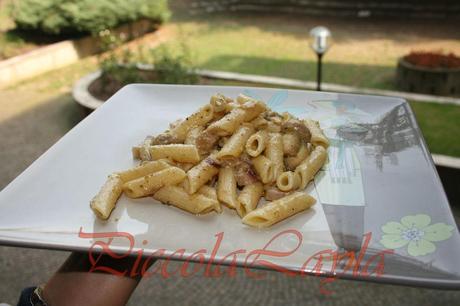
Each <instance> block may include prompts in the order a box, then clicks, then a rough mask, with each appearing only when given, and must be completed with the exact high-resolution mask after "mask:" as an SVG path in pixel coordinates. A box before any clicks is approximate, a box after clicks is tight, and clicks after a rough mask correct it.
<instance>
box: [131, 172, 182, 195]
mask: <svg viewBox="0 0 460 306" xmlns="http://www.w3.org/2000/svg"><path fill="white" fill-rule="evenodd" d="M185 177H186V174H185V171H184V170H182V169H180V168H177V167H169V168H166V169H164V170H161V171H158V172H154V173H151V174H149V175H146V176H144V177H141V178H138V179H135V180H132V181H129V182H126V183H125V184H124V185H123V191H124V192H125V193H126V195H127V196H128V197H130V198H140V197H145V196H149V195H152V194H153V193H154V192H155V191H157V190H158V189H160V188H161V187H163V186H167V185H176V184H179V183H180V182H182V181H183V180H184V179H185Z"/></svg>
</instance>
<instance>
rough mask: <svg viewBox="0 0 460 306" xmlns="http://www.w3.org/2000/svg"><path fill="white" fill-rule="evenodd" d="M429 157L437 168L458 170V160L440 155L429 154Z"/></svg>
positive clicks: (459, 166)
mask: <svg viewBox="0 0 460 306" xmlns="http://www.w3.org/2000/svg"><path fill="white" fill-rule="evenodd" d="M431 156H432V157H433V161H434V163H435V164H436V165H437V166H442V167H448V168H455V169H460V158H457V157H453V156H447V155H441V154H431Z"/></svg>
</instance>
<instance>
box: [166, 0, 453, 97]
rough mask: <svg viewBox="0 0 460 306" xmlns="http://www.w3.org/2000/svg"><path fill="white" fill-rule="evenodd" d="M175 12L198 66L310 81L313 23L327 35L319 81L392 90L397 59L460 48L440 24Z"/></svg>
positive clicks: (449, 28)
mask: <svg viewBox="0 0 460 306" xmlns="http://www.w3.org/2000/svg"><path fill="white" fill-rule="evenodd" d="M176 1H177V0H176ZM172 2H175V1H172ZM175 13H176V14H175V15H174V17H173V19H172V21H171V23H170V24H169V25H168V27H170V28H172V29H174V30H175V31H176V33H177V38H178V39H177V40H181V41H186V42H187V43H188V45H189V46H190V48H191V50H193V53H194V55H195V60H196V63H197V65H198V66H199V67H202V68H208V69H216V70H226V71H233V72H241V73H249V74H261V75H271V76H280V77H285V78H294V79H301V80H310V81H313V80H315V78H316V55H315V54H314V53H313V51H312V50H310V48H309V45H308V39H309V34H308V33H309V29H311V28H312V27H313V26H315V25H318V24H324V25H326V26H328V27H329V28H330V29H331V31H332V34H333V45H332V47H331V49H330V51H329V52H328V53H327V54H326V55H325V57H324V81H325V82H330V83H337V84H344V85H351V86H358V87H369V88H379V89H396V88H395V82H394V74H395V68H396V63H397V60H398V58H399V57H401V56H403V55H404V54H407V53H409V52H410V51H412V50H418V49H421V50H426V49H431V50H444V51H452V52H455V51H457V50H460V32H459V31H456V30H454V27H452V24H450V25H449V24H448V23H447V22H444V21H436V22H433V21H423V22H421V21H414V20H412V21H411V22H402V21H398V20H392V21H391V22H388V21H381V20H371V19H353V18H347V19H341V18H327V17H323V18H319V17H311V16H304V15H282V14H280V15H277V14H272V15H263V14H242V13H240V14H225V13H214V14H201V15H193V16H189V15H187V14H184V13H183V12H182V11H179V12H177V11H175ZM457 52H458V51H457Z"/></svg>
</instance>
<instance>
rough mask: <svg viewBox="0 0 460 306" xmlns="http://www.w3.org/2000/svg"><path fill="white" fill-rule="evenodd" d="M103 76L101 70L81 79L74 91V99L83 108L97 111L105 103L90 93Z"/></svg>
mask: <svg viewBox="0 0 460 306" xmlns="http://www.w3.org/2000/svg"><path fill="white" fill-rule="evenodd" d="M101 74H102V71H101V70H98V71H96V72H93V73H90V74H87V75H85V76H84V77H82V78H81V79H79V80H78V81H77V82H76V83H75V85H74V86H73V89H72V97H73V99H74V100H75V102H77V103H78V104H80V105H81V106H83V107H86V108H88V109H90V110H95V109H96V108H98V107H99V106H101V105H102V104H103V103H104V101H102V100H99V99H97V98H96V97H94V96H93V95H91V93H90V92H89V90H88V88H89V86H90V85H91V83H93V82H94V81H96V80H97V79H98V78H99V77H100V76H101Z"/></svg>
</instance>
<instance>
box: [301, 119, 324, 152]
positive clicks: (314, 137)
mask: <svg viewBox="0 0 460 306" xmlns="http://www.w3.org/2000/svg"><path fill="white" fill-rule="evenodd" d="M304 123H305V125H306V126H307V128H308V130H310V134H311V143H312V144H313V145H314V146H315V147H317V146H322V147H324V148H325V149H327V147H329V140H328V139H327V137H326V136H324V133H323V131H322V130H321V128H320V126H319V123H318V121H315V120H311V119H305V120H304Z"/></svg>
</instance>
